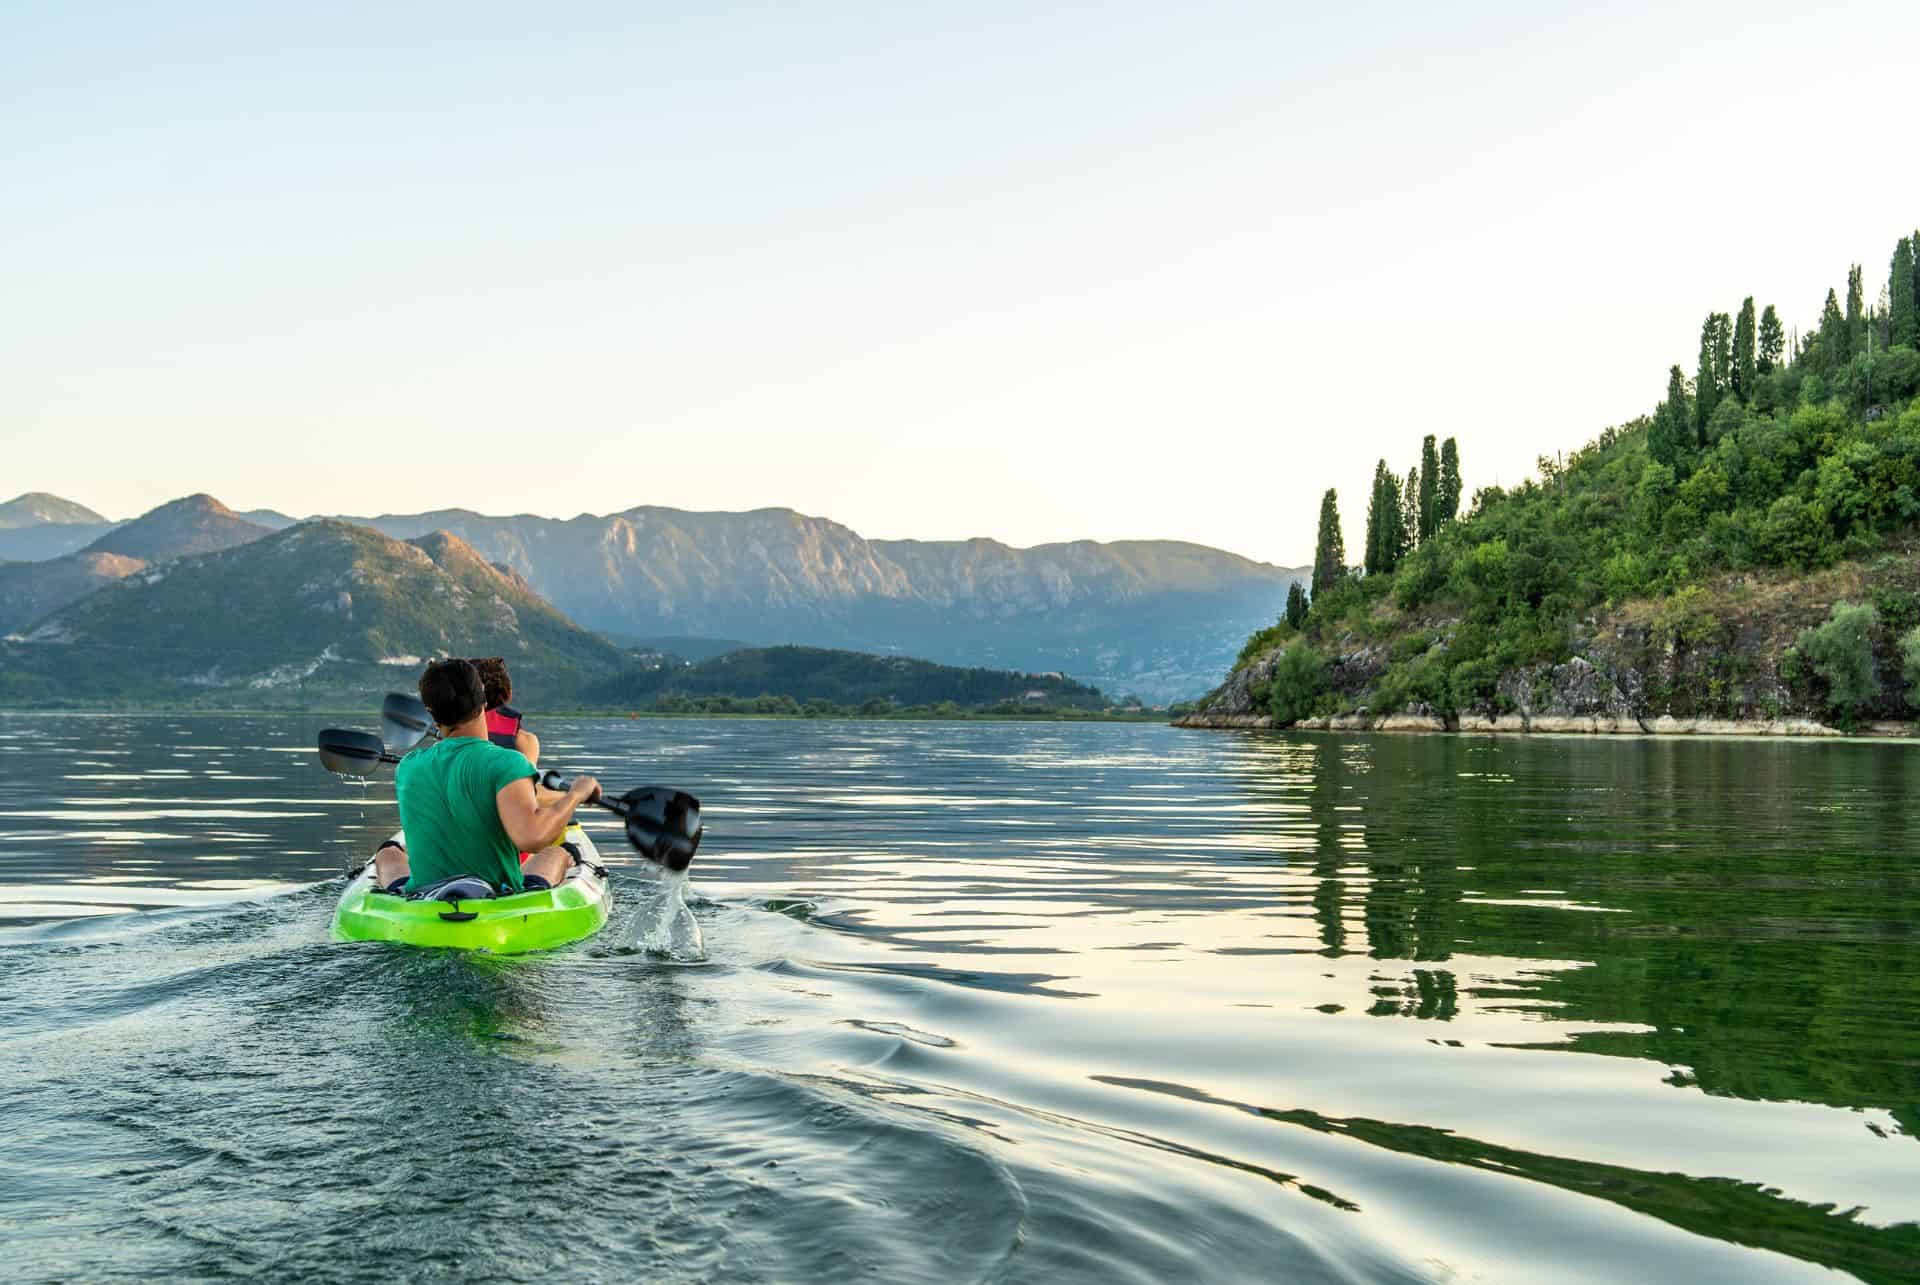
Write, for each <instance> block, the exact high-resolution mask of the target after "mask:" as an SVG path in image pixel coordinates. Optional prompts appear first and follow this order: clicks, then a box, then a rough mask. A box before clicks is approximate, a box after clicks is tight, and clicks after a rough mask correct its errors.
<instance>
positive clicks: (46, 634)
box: [0, 521, 622, 706]
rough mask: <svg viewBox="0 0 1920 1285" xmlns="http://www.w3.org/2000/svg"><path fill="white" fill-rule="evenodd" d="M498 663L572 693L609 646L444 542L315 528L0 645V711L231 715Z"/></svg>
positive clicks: (590, 677) (542, 685) (603, 669)
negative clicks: (178, 707)
mask: <svg viewBox="0 0 1920 1285" xmlns="http://www.w3.org/2000/svg"><path fill="white" fill-rule="evenodd" d="M447 653H452V654H455V655H501V656H505V657H507V658H508V660H509V662H510V663H511V664H512V665H513V667H514V670H515V673H516V677H517V679H518V680H520V681H522V682H523V683H525V684H526V685H527V686H529V687H530V688H536V687H537V688H538V689H541V690H544V691H547V692H552V693H556V694H566V695H572V694H573V693H576V692H578V691H579V690H580V689H581V688H582V687H583V686H584V685H586V684H587V683H588V682H591V681H594V680H597V679H600V678H603V677H605V676H606V675H608V674H610V673H612V672H614V671H615V670H616V669H617V668H618V667H619V665H620V664H621V661H622V655H621V652H620V651H619V649H618V648H616V647H614V646H613V645H612V644H611V643H609V642H607V641H606V640H605V639H602V638H600V637H599V636H598V635H596V634H593V633H589V632H588V631H586V630H584V629H581V628H580V627H579V626H577V625H575V624H573V623H572V622H571V621H569V620H568V619H567V618H566V617H565V616H562V615H561V614H560V613H559V612H558V611H555V610H554V609H553V607H552V606H550V605H549V604H548V603H547V602H546V601H545V600H544V599H542V598H540V597H539V596H538V595H537V594H535V593H534V592H533V591H532V590H531V589H530V588H528V586H527V584H526V582H525V581H524V580H521V579H520V578H519V577H517V576H514V575H512V574H511V573H508V572H503V571H501V570H500V569H499V568H496V567H494V566H492V565H490V564H489V563H487V562H486V561H485V560H484V559H482V558H481V557H480V556H479V555H478V554H476V553H475V552H474V551H473V550H472V549H471V548H470V547H469V546H467V545H466V544H465V543H464V542H462V541H461V540H459V539H457V538H456V537H453V536H450V535H447V534H446V533H444V532H440V533H435V534H431V535H427V536H423V537H421V538H420V539H419V540H416V541H411V542H403V541H400V540H395V539H392V538H390V537H388V536H384V535H381V534H380V533H379V532H377V531H373V530H370V529H368V528H365V527H356V526H351V525H348V524H346V523H343V522H332V521H317V522H309V523H304V524H302V525H299V526H296V527H291V528H288V529H286V530H284V531H280V532H277V533H275V534H272V535H269V536H267V537H265V538H263V539H259V540H256V541H254V542H252V543H249V544H244V545H240V546H238V547H236V548H231V549H227V550H224V551H221V552H217V553H211V554H204V555H200V556H197V557H189V558H182V559H179V560H178V561H175V562H171V563H168V564H165V565H163V566H159V567H155V568H152V569H149V570H147V571H145V572H142V573H139V574H135V575H132V576H129V577H127V578H126V579H124V580H121V581H119V582H117V583H114V584H110V585H108V586H106V587H105V588H102V589H99V590H97V591H95V592H93V593H91V594H89V595H88V596H87V597H85V598H82V599H80V600H79V601H77V602H74V603H72V604H71V605H69V606H67V607H65V608H63V609H61V610H59V611H57V612H55V613H54V614H52V615H51V616H48V617H46V618H45V619H44V620H41V621H40V622H39V623H37V624H36V625H34V626H32V627H31V628H30V629H29V630H28V631H27V632H26V633H25V635H24V641H19V642H7V643H0V700H4V701H6V702H8V703H16V704H17V703H53V702H61V703H65V702H72V701H90V700H91V701H98V700H117V701H119V700H124V701H167V702H180V703H203V704H213V705H223V706H230V705H235V704H242V705H255V704H264V705H284V704H292V705H299V704H312V703H315V702H317V701H327V700H331V699H336V698H338V699H351V700H360V699H362V698H364V697H365V696H366V695H367V694H368V693H372V694H373V695H375V696H376V697H377V695H378V693H379V692H381V691H383V690H385V689H386V688H389V687H394V686H400V687H405V686H408V685H410V684H411V682H412V680H413V678H414V676H415V674H416V673H417V672H418V669H419V667H420V664H421V663H422V658H424V657H428V656H432V655H436V654H447Z"/></svg>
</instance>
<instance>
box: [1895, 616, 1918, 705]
mask: <svg viewBox="0 0 1920 1285" xmlns="http://www.w3.org/2000/svg"><path fill="white" fill-rule="evenodd" d="M1900 677H1902V678H1904V679H1906V680H1907V704H1909V705H1920V626H1915V627H1914V628H1912V629H1909V630H1907V632H1906V633H1904V634H1902V635H1901V636H1900Z"/></svg>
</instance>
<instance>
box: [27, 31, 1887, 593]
mask: <svg viewBox="0 0 1920 1285" xmlns="http://www.w3.org/2000/svg"><path fill="white" fill-rule="evenodd" d="M1327 8H1328V7H1327V6H1318V5H1316V6H1303V7H1290V6H1282V5H1273V4H1264V5H1256V4H1220V3H1188V4H1182V5H1144V4H1125V3H1114V4H1105V5H1084V6H1081V5H1075V6H1060V5H1055V6H1034V5H1012V4H1005V5H1003V4H972V5H967V6H957V5H956V6H948V7H944V8H941V7H934V6H909V5H886V4H838V5H834V4H814V5H791V4H789V5H765V6H747V5H740V6H729V7H722V6H714V5H708V6H700V7H698V8H695V9H685V8H681V7H677V6H665V5H637V4H549V5H545V6H527V5H487V4H473V3H466V4H459V5H454V4H412V5H394V6H366V7H356V6H351V5H341V6H334V7H331V8H328V9H325V10H321V9H318V8H302V9H298V10H296V9H295V8H294V7H292V6H263V5H251V4H249V5H231V6H229V5H191V4H178V5H172V6H147V5H131V4H129V5H113V6H109V5H98V4H74V3H62V4H46V5H36V4H20V3H15V4H12V5H8V6H5V7H4V8H0V153H3V154H4V155H6V157H7V158H8V163H7V167H6V170H7V184H6V187H7V191H6V197H5V199H4V200H3V201H0V281H4V282H5V305H4V307H0V491H4V492H6V493H7V494H12V493H14V492H16V491H21V490H28V489H39V490H50V491H55V492H58V493H60V494H63V495H67V496H70V497H71V498H74V499H77V500H81V501H83V502H85V503H88V504H91V505H93V506H94V507H95V508H98V509H101V510H102V511H104V512H107V513H108V514H110V515H112V516H126V515H129V514H131V513H134V512H137V511H139V510H141V509H144V508H146V507H148V506H150V505H151V504H153V503H156V502H158V501H160V500H164V499H167V498H171V497H172V496H175V495H179V494H182V493H185V492H188V491H193V490H210V491H212V492H213V493H215V494H216V495H219V496H220V497H221V498H222V499H225V500H227V501H228V502H229V503H231V504H233V505H234V506H236V507H241V508H250V507H255V506H262V505H265V506H272V507H275V508H280V509H285V510H287V511H290V512H294V513H306V512H313V511H323V512H342V511H346V512H375V511H381V510H416V509H421V508H428V507H440V506H448V505H465V506H468V507H472V508H477V509H482V510H486V511H493V512H537V513H551V514H561V515H570V514H573V513H576V512H580V511H583V510H585V511H593V512H607V511H612V510H616V509H620V508H625V507H628V506H630V505H634V504H641V503H659V504H675V505H679V506H682V507H689V508H718V509H742V508H752V507H757V506H761V505H772V504H784V505H790V506H792V507H795V508H798V509H802V510H804V511H807V512H811V513H819V514H823V515H826V516H829V517H833V518H837V519H839V520H841V521H844V522H846V523H848V524H849V525H851V526H853V527H855V528H856V529H858V530H860V531H862V532H863V533H866V534H868V535H875V536H889V537H894V536H918V537H923V538H946V537H961V536H971V535H991V536H996V537H999V538H1001V539H1006V540H1010V541H1012V542H1014V543H1019V544H1028V543H1034V542H1039V541H1043V540H1054V539H1069V538H1076V537H1091V538H1096V539H1116V538H1124V537H1169V538H1181V539H1190V540H1197V541H1201V542H1204V543H1207V544H1214V545H1220V546H1222V547H1225V548H1229V549H1233V550H1236V551H1238V552H1242V553H1246V554H1249V555H1251V556H1255V557H1260V558H1265V559H1269V560H1273V561H1280V562H1288V563H1293V562H1298V561H1301V560H1304V559H1305V558H1306V557H1308V556H1309V551H1310V547H1311V542H1312V537H1313V523H1314V516H1315V514H1314V511H1315V508H1316V506H1317V503H1318V499H1319V495H1320V492H1321V491H1322V490H1323V489H1324V488H1325V487H1326V486H1328V485H1336V486H1338V487H1339V488H1340V490H1341V495H1342V498H1343V501H1344V506H1343V507H1344V510H1345V515H1346V518H1347V527H1348V541H1349V548H1350V549H1351V548H1355V547H1357V545H1358V543H1359V540H1360V535H1361V532H1360V523H1361V520H1362V516H1363V502H1364V496H1365V487H1366V484H1367V480H1368V478H1369V476H1370V475H1371V472H1372V467H1373V461H1374V459H1375V458H1376V457H1378V456H1380V455H1381V454H1386V455H1388V456H1389V457H1390V458H1391V459H1392V461H1393V462H1394V464H1395V465H1396V466H1397V467H1398V468H1400V469H1402V470H1404V469H1405V468H1406V466H1407V465H1408V464H1410V463H1412V462H1413V460H1414V459H1415V458H1416V457H1417V452H1418V446H1419V439H1420V435H1421V434H1423V433H1427V432H1434V433H1439V434H1441V435H1446V434H1457V435H1458V436H1459V437H1460V439H1461V444H1462V450H1463V453H1464V455H1465V459H1466V465H1467V473H1468V477H1467V482H1468V485H1469V487H1470V488H1471V487H1473V486H1477V485H1480V484H1483V483H1485V482H1488V481H1492V480H1494V479H1495V478H1496V477H1497V478H1498V479H1500V480H1502V481H1508V482H1511V481H1514V480H1516V479H1517V478H1518V477H1520V476H1521V475H1522V474H1523V473H1524V472H1525V471H1526V470H1527V469H1528V468H1529V467H1530V465H1531V461H1532V460H1533V458H1534V457H1535V456H1536V455H1537V454H1539V453H1541V452H1542V451H1547V450H1552V449H1556V448H1560V449H1566V448H1572V447H1574V446H1577V445H1579V444H1580V443H1582V442H1583V441H1585V440H1587V439H1588V438H1589V437H1591V436H1592V435H1593V434H1594V433H1595V432H1597V431H1598V430H1599V429H1601V428H1602V427H1604V426H1606V425H1607V424H1609V423H1613V422H1617V421H1619V420H1622V419H1626V418H1629V417H1631V416H1633V415H1635V414H1637V413H1640V412H1642V411H1644V410H1647V409H1649V408H1650V407H1651V406H1652V404H1653V402H1654V401H1655V400H1656V399H1657V398H1658V397H1659V396H1660V394H1661V393H1662V391H1663V390H1664V387H1665V372H1666V369H1667V367H1668V365H1670V364H1671V363H1673V362H1675V361H1679V362H1682V363H1684V364H1686V365H1688V366H1689V367H1690V366H1691V361H1692V356H1693V352H1694V348H1695V344H1696V339H1697V334H1698V327H1699V323H1700V319H1701V316H1702V315H1703V314H1704V313H1705V312H1707V311H1708V310H1709V309H1710V308H1711V309H1722V310H1727V311H1731V310H1733V309H1734V308H1736V307H1737V306H1738V305H1739V302H1740V299H1741V298H1742V297H1743V296H1744V295H1746V294H1748V293H1753V294H1755V295H1757V296H1758V297H1759V299H1760V302H1761V303H1762V304H1764V303H1767V302H1774V303H1777V304H1778V305H1779V306H1780V308H1781V310H1782V314H1783V316H1784V317H1785V319H1786V320H1787V321H1788V323H1789V324H1801V325H1804V324H1807V323H1809V322H1811V321H1812V320H1813V319H1814V317H1815V315H1816V312H1817V309H1818V306H1819V303H1820V300H1821V299H1822V298H1823V297H1824V294H1825V291H1826V289H1827V288H1828V287H1829V286H1830V285H1839V284H1842V283H1843V282H1844V274H1845V270H1846V265H1847V264H1848V263H1849V262H1850V261H1854V260H1859V261H1861V262H1863V263H1865V265H1866V268H1867V275H1868V280H1869V281H1870V282H1873V283H1875V286H1876V288H1877V284H1878V283H1879V282H1880V281H1881V280H1882V279H1883V278H1884V275H1885V269H1886V259H1887V256H1888V254H1889V252H1890V251H1891V249H1892V244H1893V241H1894V240H1895V239H1896V237H1897V236H1898V235H1899V234H1900V231H1901V230H1902V229H1903V228H1904V229H1908V230H1911V229H1912V228H1914V227H1915V226H1916V225H1920V166H1916V164H1915V163H1914V159H1913V157H1914V147H1915V142H1914V140H1915V138H1916V130H1917V129H1920V124H1917V123H1916V122H1920V90H1917V89H1916V74H1915V71H1914V68H1915V66H1916V59H1917V58H1920V52H1917V51H1920V5H1915V4H1911V3H1907V4H1894V3H1882V4H1836V5H1829V6H1826V7H1824V8H1815V7H1812V6H1805V5H1798V4H1796V5H1772V4H1755V3H1748V4H1740V5H1690V6H1685V7H1684V11H1680V12H1672V11H1669V7H1668V6H1652V5H1637V4H1635V5H1618V6H1613V7H1607V8H1602V7H1598V6H1580V7H1579V8H1577V9H1576V8H1569V9H1567V10H1566V11H1564V12H1560V13H1557V14H1556V13H1551V12H1548V11H1547V10H1546V9H1544V8H1543V7H1541V6H1537V5H1520V4H1513V5H1468V6H1456V7H1453V8H1452V9H1450V10H1448V11H1446V12H1440V11H1436V10H1435V9H1433V8H1430V7H1427V6H1418V7H1415V6H1401V5H1384V4H1362V5H1355V6H1349V7H1346V8H1345V9H1344V10H1342V11H1341V12H1339V13H1337V14H1330V13H1328V12H1327Z"/></svg>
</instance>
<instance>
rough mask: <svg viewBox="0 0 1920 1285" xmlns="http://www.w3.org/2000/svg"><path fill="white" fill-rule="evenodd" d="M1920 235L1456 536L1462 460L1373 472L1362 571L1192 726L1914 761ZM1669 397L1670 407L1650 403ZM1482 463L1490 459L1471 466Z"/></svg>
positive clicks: (1332, 497) (1243, 656) (1277, 627)
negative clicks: (1828, 742) (1569, 738)
mask: <svg viewBox="0 0 1920 1285" xmlns="http://www.w3.org/2000/svg"><path fill="white" fill-rule="evenodd" d="M1916 254H1920V231H1917V232H1915V233H1913V234H1912V235H1910V236H1906V237H1902V238H1901V239H1900V241H1899V243H1898V244H1897V246H1896V247H1895V248H1894V251H1893V255H1892V258H1891V263H1890V266H1889V269H1888V271H1887V273H1886V276H1885V277H1884V285H1880V286H1877V287H1876V292H1877V298H1876V299H1874V300H1873V301H1872V302H1870V301H1869V299H1868V294H1867V291H1868V285H1867V278H1866V274H1865V273H1864V272H1863V270H1862V268H1861V267H1860V266H1859V265H1855V266H1853V267H1852V269H1851V270H1850V271H1849V272H1848V274H1847V283H1846V287H1845V293H1844V298H1843V296H1842V294H1841V293H1840V291H1838V290H1830V291H1828V293H1827V297H1826V300H1825V302H1824V305H1823V306H1822V308H1821V309H1820V313H1819V320H1818V323H1817V324H1816V325H1815V326H1814V327H1813V328H1811V329H1809V330H1807V331H1806V332H1804V333H1790V332H1789V331H1788V330H1787V329H1786V328H1785V326H1784V325H1783V324H1782V322H1781V319H1780V314H1779V312H1778V310H1777V309H1776V308H1775V307H1774V306H1773V305H1771V304H1769V305H1766V306H1765V307H1763V308H1760V309H1758V310H1756V308H1755V301H1754V300H1753V299H1752V298H1747V299H1745V300H1743V301H1742V302H1741V304H1740V305H1739V307H1738V309H1737V310H1735V311H1732V312H1718V311H1716V312H1711V313H1709V314H1708V315H1707V317H1706V319H1705V321H1704V323H1703V324H1702V326H1701V333H1700V347H1699V352H1698V354H1697V357H1696V359H1695V361H1694V362H1693V364H1692V366H1693V374H1692V376H1691V377H1689V376H1688V374H1687V372H1686V370H1685V369H1683V368H1682V367H1681V366H1679V365H1675V366H1674V367H1672V369H1671V370H1669V371H1668V372H1667V379H1666V396H1665V398H1664V399H1663V400H1661V401H1660V402H1659V403H1658V404H1657V405H1656V406H1655V407H1654V409H1653V410H1652V412H1651V413H1650V414H1647V415H1644V416H1642V417H1640V418H1638V419H1635V420H1633V421H1631V422H1629V423H1626V424H1622V425H1619V426H1617V427H1614V428H1610V429H1608V430H1606V431H1605V432H1603V433H1601V434H1600V436H1599V437H1598V438H1596V439H1595V440H1594V441H1592V442H1590V443H1589V444H1588V445H1586V446H1585V447H1583V448H1581V449H1580V450H1577V451H1575V452H1573V454H1571V455H1570V456H1564V457H1562V456H1553V457H1542V458H1541V459H1540V460H1539V462H1538V470H1539V476H1538V477H1537V478H1530V479H1528V480H1527V481H1526V482H1524V483H1522V484H1521V485H1519V486H1518V487H1515V488H1513V489H1510V490H1503V489H1501V488H1499V487H1488V488H1485V489H1483V490H1480V491H1478V492H1476V493H1475V494H1474V495H1473V497H1472V500H1471V503H1470V504H1469V505H1468V507H1467V510H1466V512H1465V513H1464V514H1463V513H1460V512H1459V504H1460V495H1459V477H1460V454H1459V452H1460V449H1461V448H1459V447H1457V446H1456V444H1455V443H1454V442H1453V441H1452V440H1451V439H1450V440H1448V441H1447V442H1446V443H1445V444H1444V446H1443V447H1438V448H1437V447H1436V446H1435V442H1434V438H1432V437H1429V438H1427V439H1426V440H1425V443H1424V444H1423V446H1422V448H1421V459H1420V462H1419V463H1418V464H1417V465H1415V467H1414V468H1413V470H1412V471H1411V473H1409V474H1407V475H1405V477H1404V480H1402V477H1401V475H1399V474H1396V472H1395V471H1394V469H1393V468H1392V467H1391V466H1390V465H1389V464H1388V462H1387V461H1385V460H1383V461H1381V463H1380V465H1379V466H1378V468H1377V469H1376V472H1375V477H1374V484H1373V490H1372V495H1371V496H1370V499H1369V503H1368V506H1367V535H1366V546H1365V551H1364V555H1363V558H1362V561H1361V563H1360V565H1358V566H1352V565H1348V562H1347V555H1346V550H1345V547H1344V541H1343V539H1342V535H1341V523H1340V515H1339V497H1338V496H1337V495H1336V494H1335V493H1334V492H1333V491H1328V492H1326V494H1325V496H1324V497H1323V499H1322V501H1321V521H1320V537H1319V547H1318V549H1317V550H1316V554H1315V561H1314V571H1313V584H1312V588H1311V591H1310V592H1307V591H1301V592H1297V593H1296V594H1295V595H1294V597H1293V599H1292V600H1291V601H1290V602H1289V604H1288V608H1287V613H1286V615H1285V617H1283V618H1282V619H1281V620H1279V621H1278V622H1276V623H1275V624H1274V625H1272V626H1271V627H1269V628H1267V629H1264V630H1262V631H1260V632H1259V633H1256V634H1254V635H1253V636H1252V637H1251V638H1249V639H1248V640H1247V643H1246V646H1245V647H1244V648H1243V649H1242V650H1241V653H1240V656H1239V659H1238V661H1237V662H1236V664H1235V666H1234V668H1233V670H1232V672H1231V673H1230V674H1229V676H1228V678H1227V681H1226V682H1225V683H1224V684H1223V685H1222V686H1221V687H1219V688H1218V689H1216V690H1215V691H1214V692H1213V693H1211V694H1210V695H1209V696H1208V697H1207V698H1206V699H1205V700H1204V701H1202V702H1200V704H1199V706H1198V708H1197V709H1196V710H1195V711H1194V712H1192V713H1190V714H1188V715H1186V716H1185V717H1183V718H1182V719H1180V720H1179V721H1180V722H1181V723H1182V724H1184V725H1188V726H1216V727H1219V726H1246V727H1266V726H1279V727H1285V726H1302V727H1319V728H1333V729H1347V728H1352V729H1366V728H1372V729H1383V730H1473V729H1485V730H1495V731H1504V730H1511V731H1585V732H1629V733H1638V732H1656V733H1659V732H1681V733H1684V732H1764V733H1776V734H1809V735H1842V734H1846V733H1850V732H1852V733H1875V734H1908V733H1911V732H1912V731H1913V730H1914V721H1915V720H1916V719H1920V558H1916V554H1917V553H1920V400H1917V399H1916V392H1920V285H1917V283H1916V271H1915V257H1916ZM1650 382H1651V381H1650ZM1467 449H1469V450H1470V449H1471V443H1470V442H1469V443H1468V444H1467Z"/></svg>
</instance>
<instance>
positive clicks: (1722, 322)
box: [1713, 312, 1733, 403]
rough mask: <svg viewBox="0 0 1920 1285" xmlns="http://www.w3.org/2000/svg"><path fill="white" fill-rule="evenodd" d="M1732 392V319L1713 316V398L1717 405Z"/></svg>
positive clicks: (1716, 314) (1721, 315)
mask: <svg viewBox="0 0 1920 1285" xmlns="http://www.w3.org/2000/svg"><path fill="white" fill-rule="evenodd" d="M1732 391H1733V318H1732V317H1729V316H1728V315H1727V314H1726V313H1724V312H1716V313H1714V314H1713V396H1714V400H1715V402H1716V403H1717V402H1718V401H1719V400H1720V399H1721V398H1723V397H1725V396H1726V395H1727V394H1728V393H1731V392H1732Z"/></svg>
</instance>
